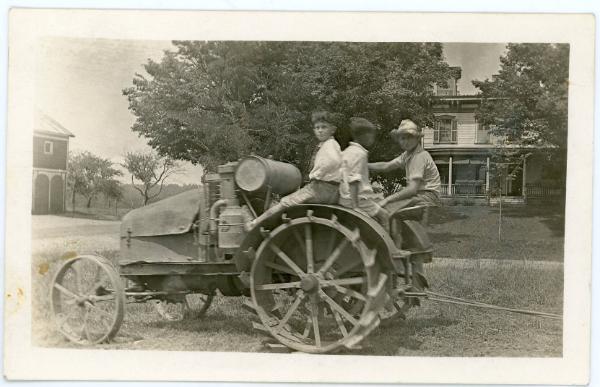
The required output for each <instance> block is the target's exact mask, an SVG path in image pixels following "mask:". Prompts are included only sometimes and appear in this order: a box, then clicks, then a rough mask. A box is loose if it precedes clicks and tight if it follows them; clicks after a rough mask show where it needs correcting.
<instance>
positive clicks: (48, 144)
mask: <svg viewBox="0 0 600 387" xmlns="http://www.w3.org/2000/svg"><path fill="white" fill-rule="evenodd" d="M53 152H54V143H53V142H52V141H44V154H45V155H51V154H52V153H53Z"/></svg>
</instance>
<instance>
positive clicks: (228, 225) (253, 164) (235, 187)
mask: <svg viewBox="0 0 600 387" xmlns="http://www.w3.org/2000/svg"><path fill="white" fill-rule="evenodd" d="M301 182H302V177H301V174H300V171H299V170H298V168H296V167H295V166H293V165H291V164H287V163H283V162H280V161H275V160H271V159H266V158H263V157H259V156H249V157H246V158H244V159H241V160H240V161H237V162H229V163H227V164H223V165H220V166H219V167H218V168H217V173H210V174H206V175H205V176H204V177H203V184H204V190H203V191H204V193H205V194H204V199H205V203H204V209H205V210H204V213H203V214H200V222H199V227H198V234H197V240H198V241H199V247H200V250H199V251H198V255H199V258H200V260H202V261H221V260H229V259H231V258H232V257H233V256H234V255H235V253H236V251H237V249H238V248H239V246H240V245H241V243H242V241H243V240H244V237H245V235H246V233H245V230H244V224H245V223H246V222H248V221H250V220H252V219H253V218H255V217H256V216H258V215H260V214H261V213H263V212H264V211H265V210H266V209H267V208H269V206H270V205H271V203H272V200H273V198H274V197H277V196H281V195H287V194H289V193H291V192H293V191H295V190H296V189H298V188H299V187H300V184H301Z"/></svg>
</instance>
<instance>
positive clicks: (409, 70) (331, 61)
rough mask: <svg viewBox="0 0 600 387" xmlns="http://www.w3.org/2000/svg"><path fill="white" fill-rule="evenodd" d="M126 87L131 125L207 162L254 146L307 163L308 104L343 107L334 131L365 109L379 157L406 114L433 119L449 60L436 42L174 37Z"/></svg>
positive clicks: (177, 155)
mask: <svg viewBox="0 0 600 387" xmlns="http://www.w3.org/2000/svg"><path fill="white" fill-rule="evenodd" d="M173 44H174V46H175V50H174V51H166V52H165V54H164V57H163V58H162V60H161V61H160V62H155V61H152V60H149V61H148V63H147V64H146V65H145V69H146V72H147V73H148V74H149V76H148V77H145V76H142V75H140V74H136V75H135V78H134V79H133V86H132V87H130V88H127V89H125V90H123V93H124V95H125V96H127V98H128V101H129V109H130V110H131V111H132V113H133V114H134V115H135V116H136V121H135V123H134V124H133V126H132V130H133V131H134V132H137V133H138V134H139V135H143V136H145V137H146V138H148V140H149V141H148V143H149V145H150V146H152V147H153V148H154V149H156V150H157V151H158V152H159V153H160V154H161V155H168V156H170V157H172V158H174V159H181V160H189V161H191V162H192V163H194V164H197V163H200V164H202V165H203V166H204V167H206V168H207V169H208V170H214V169H215V167H216V166H217V165H219V164H221V163H223V162H226V161H231V160H236V159H238V158H240V157H243V156H245V155H248V154H250V153H256V154H258V155H263V156H267V155H273V157H274V158H276V159H278V160H283V161H288V162H291V163H294V164H296V165H300V166H306V165H307V164H308V163H307V161H308V159H309V157H310V153H311V150H312V148H313V146H314V143H315V140H314V136H313V135H312V130H311V128H312V125H311V123H310V113H311V111H313V110H317V109H327V110H330V111H334V112H338V113H339V114H340V120H339V123H338V128H339V130H338V133H337V134H336V136H337V137H338V140H339V141H340V143H341V144H342V146H344V145H345V143H346V142H347V141H348V134H347V133H346V132H345V131H344V129H345V126H346V122H347V120H348V119H349V118H350V117H352V116H362V117H365V118H367V119H370V120H372V121H373V122H375V123H376V124H377V125H378V126H380V127H381V128H382V129H383V130H382V131H381V133H380V140H381V141H379V143H380V144H379V145H378V146H377V147H376V148H375V149H373V151H372V155H373V156H374V159H375V160H377V159H389V158H391V157H393V156H396V155H397V153H398V152H399V151H400V150H399V148H397V147H395V146H390V143H392V140H391V139H390V137H389V135H388V133H389V131H390V130H391V129H392V128H394V127H396V126H397V125H398V124H399V122H400V121H401V120H402V119H403V118H411V119H413V120H414V121H416V122H417V123H419V124H422V125H425V124H431V123H432V122H433V118H434V117H433V114H432V113H431V109H430V104H429V102H430V99H431V97H432V93H433V88H432V85H433V84H435V83H438V84H445V83H446V80H447V79H448V78H449V77H450V68H449V66H448V65H447V64H446V63H445V62H444V60H443V55H442V46H441V44H437V43H353V42H216V41H213V42H201V41H174V42H173Z"/></svg>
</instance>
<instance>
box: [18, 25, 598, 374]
mask: <svg viewBox="0 0 600 387" xmlns="http://www.w3.org/2000/svg"><path fill="white" fill-rule="evenodd" d="M273 37H274V38H275V36H273ZM33 43H34V45H33V46H31V47H30V49H31V50H33V52H34V58H35V62H34V63H32V64H31V70H32V73H31V81H30V82H31V91H32V96H33V99H32V100H31V107H30V109H29V111H30V112H31V119H30V120H29V121H28V122H30V123H31V125H32V127H31V137H30V139H29V144H32V148H31V152H30V153H28V158H29V159H30V162H31V168H30V170H29V171H28V172H27V173H25V172H23V174H24V175H27V176H30V177H31V181H30V183H31V185H30V187H31V192H30V193H29V195H30V197H31V201H30V202H28V205H27V208H26V211H27V215H26V216H27V217H30V225H31V228H30V230H31V238H30V256H31V258H30V259H31V260H30V267H29V272H30V289H26V288H25V290H23V289H22V288H19V289H21V291H22V292H24V293H25V294H27V295H28V297H29V299H28V300H27V301H28V303H29V304H30V307H31V309H30V322H31V324H30V327H23V329H27V330H28V331H29V333H28V334H30V336H31V345H32V347H34V348H37V350H42V351H48V350H74V351H81V353H87V352H88V351H94V352H98V351H111V352H113V351H114V353H119V352H122V351H125V352H127V351H136V352H137V353H143V352H147V351H151V353H156V354H160V353H164V352H173V351H177V353H181V352H190V353H233V354H256V355H258V354H261V356H262V355H272V356H274V357H282V356H286V355H287V354H293V355H296V356H298V355H302V354H316V355H318V357H317V358H322V359H326V358H328V357H330V356H331V355H338V356H342V357H345V358H349V359H354V358H356V359H359V358H363V357H367V358H371V359H380V358H381V357H386V358H389V359H390V361H396V360H394V359H403V358H409V357H417V358H424V359H429V358H433V359H435V358H490V359H494V358H503V359H505V358H508V359H511V358H513V359H515V360H516V359H524V358H525V359H528V358H529V359H536V360H540V359H548V360H552V359H555V360H556V361H560V360H561V359H563V357H564V355H565V348H566V347H565V346H567V347H569V346H570V344H569V342H568V341H565V340H566V339H565V333H564V330H563V328H564V324H565V320H564V314H565V310H566V309H565V304H566V303H567V300H566V298H565V294H568V292H566V291H565V261H566V260H567V257H568V255H567V256H566V255H565V235H566V232H567V231H568V229H567V228H566V226H565V225H566V217H567V215H568V213H567V209H568V207H569V200H577V199H573V198H570V199H567V198H568V196H567V192H568V190H567V187H568V182H569V181H572V180H573V179H575V178H576V177H574V176H572V173H573V172H572V171H573V169H572V162H573V161H572V160H573V159H574V156H572V154H571V153H570V152H568V149H569V141H572V136H577V135H578V134H577V132H576V131H575V132H574V130H573V128H572V126H571V119H572V118H571V114H572V110H571V103H572V101H571V98H570V96H571V95H572V90H570V89H571V87H572V86H571V85H572V83H571V81H570V80H571V79H572V78H571V77H572V71H573V67H572V64H573V46H572V44H571V43H570V42H569V41H564V40H559V39H557V40H551V41H532V40H531V39H523V40H518V39H507V40H505V41H498V40H493V41H490V42H481V41H480V40H479V39H473V40H472V41H469V40H468V39H463V40H461V41H456V40H453V41H445V40H443V39H439V40H435V41H429V40H427V41H423V40H422V39H414V40H411V39H405V40H403V39H397V38H396V39H394V40H392V41H390V39H380V40H375V39H368V40H365V41H357V40H353V39H347V40H340V39H327V36H323V37H321V38H320V39H296V38H293V39H280V38H276V39H253V38H248V39H231V38H229V37H226V38H223V39H213V38H210V39H205V38H203V37H202V36H200V37H199V38H186V39H181V38H180V36H179V35H172V36H169V35H167V36H164V39H156V38H151V39H150V38H148V39H140V38H132V37H128V36H125V35H124V36H123V37H122V38H118V37H102V36H96V37H90V36H61V35H60V34H58V35H57V34H52V35H45V36H38V37H36V38H35V40H34V41H33ZM568 167H569V168H568ZM590 168H591V166H590ZM590 171H591V170H590ZM569 192H571V191H569ZM25 196H27V195H25ZM590 204H591V203H590ZM581 259H584V260H588V259H590V257H585V256H582V257H581ZM586 262H587V261H586ZM14 296H15V297H20V296H23V294H21V295H20V296H19V295H18V294H15V295H14ZM136 352H134V354H135V353H136ZM75 353H77V352H75ZM134 356H135V355H134ZM584 356H585V355H584ZM311 359H313V360H314V359H315V358H314V357H312V358H311ZM297 381H300V380H297Z"/></svg>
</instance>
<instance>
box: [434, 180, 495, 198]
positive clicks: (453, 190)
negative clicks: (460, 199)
mask: <svg viewBox="0 0 600 387" xmlns="http://www.w3.org/2000/svg"><path fill="white" fill-rule="evenodd" d="M442 195H444V196H463V195H464V196H485V182H481V183H454V184H451V185H449V184H442Z"/></svg>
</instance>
